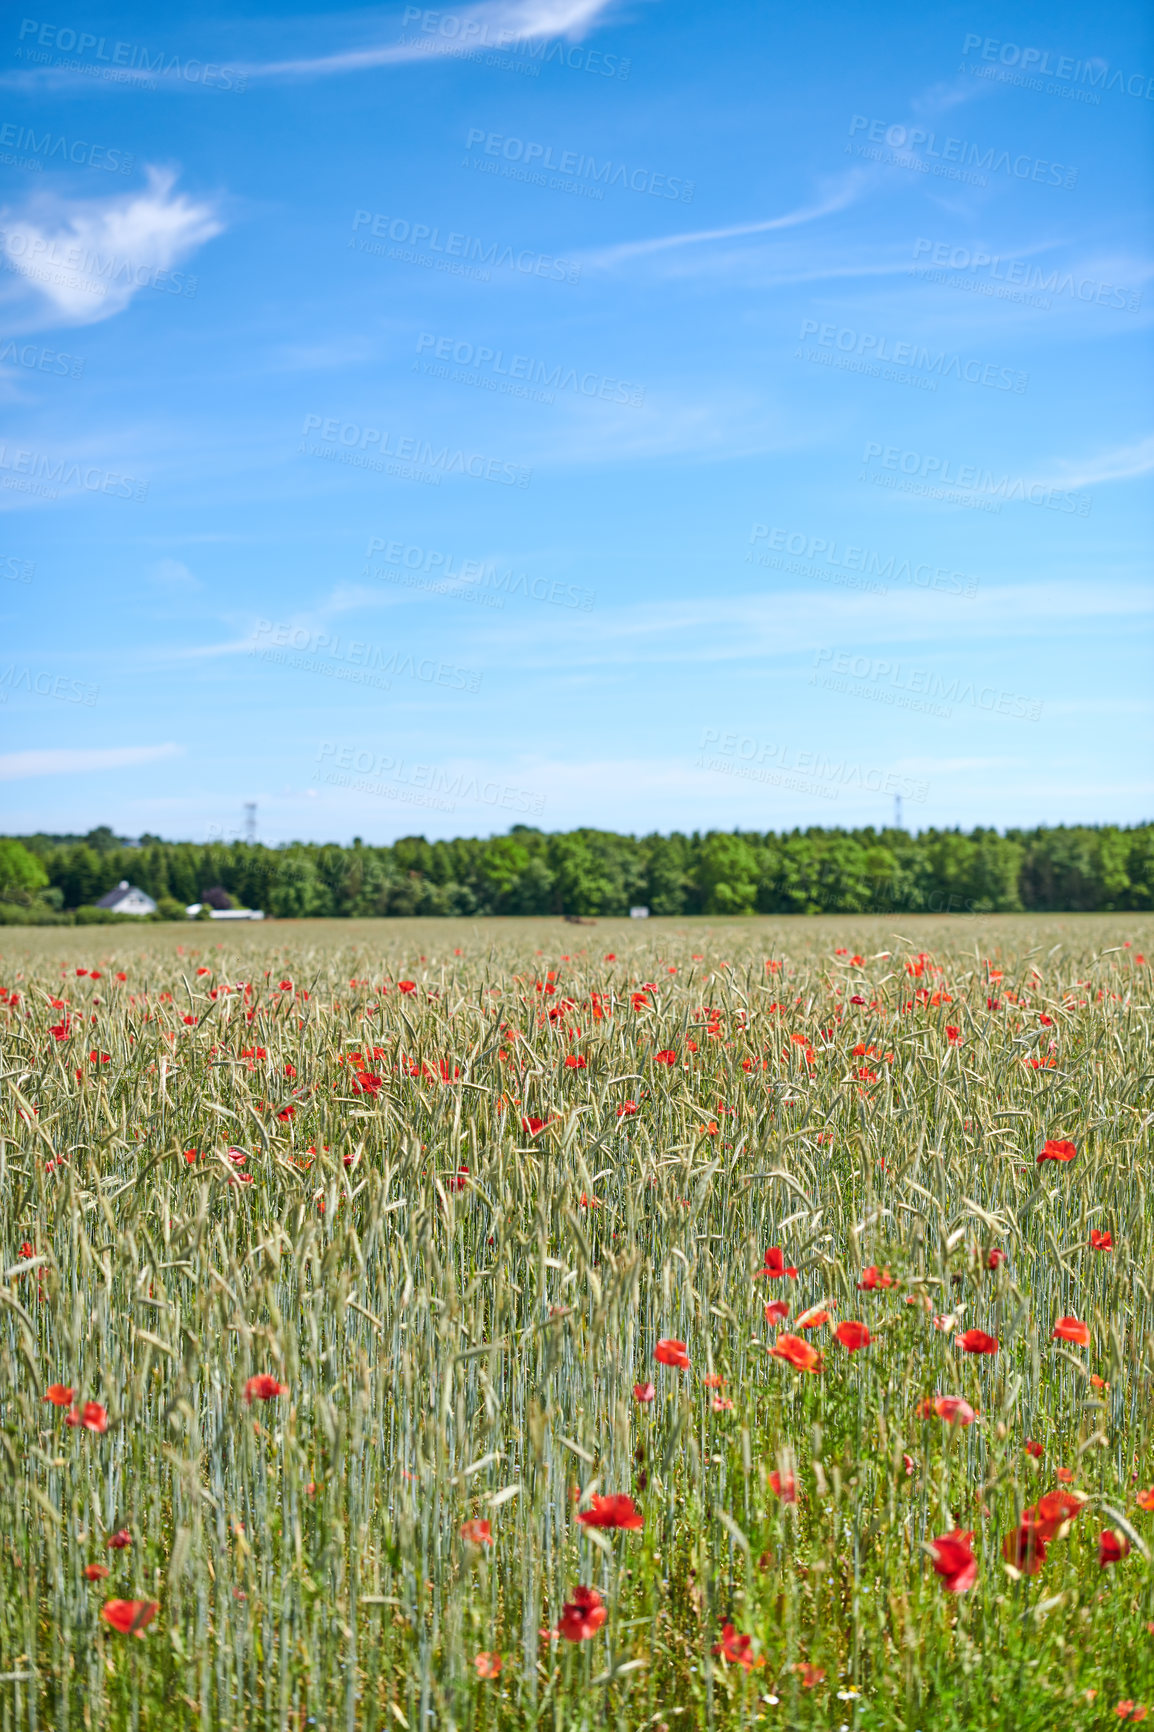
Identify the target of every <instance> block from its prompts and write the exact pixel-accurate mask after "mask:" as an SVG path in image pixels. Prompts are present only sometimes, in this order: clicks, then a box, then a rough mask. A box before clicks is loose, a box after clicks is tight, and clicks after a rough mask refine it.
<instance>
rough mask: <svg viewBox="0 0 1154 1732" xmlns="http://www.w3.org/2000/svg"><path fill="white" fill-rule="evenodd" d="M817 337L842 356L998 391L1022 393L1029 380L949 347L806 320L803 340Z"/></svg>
mask: <svg viewBox="0 0 1154 1732" xmlns="http://www.w3.org/2000/svg"><path fill="white" fill-rule="evenodd" d="M814 336H816V338H817V340H818V342H819V343H820V344H822V346H823V347H824V348H827V349H835V350H837V351H838V352H839V353H841V354H843V355H854V356H862V357H866V358H868V359H870V360H873V361H892V362H894V363H895V365H897V366H899V367H916V368H918V369H919V370H920V371H921V372H923V373H933V374H936V376H937V377H938V378H939V379H958V380H965V382H966V383H967V384H970V385H988V386H990V387H991V389H993V390H995V391H1014V392H1016V393H1017V395H1018V396H1021V395H1022V393H1023V392H1024V391H1025V389H1026V386H1027V385H1028V384H1029V382H1030V375H1029V374H1028V373H1021V372H1018V371H1017V370H1016V369H1015V368H1013V367H1001V366H999V365H998V363H997V362H996V361H976V360H974V359H973V358H969V359H967V358H966V357H964V356H962V355H953V354H950V353H949V351H948V350H945V349H940V350H934V349H927V348H926V347H925V346H924V345H921V344H918V343H911V342H900V341H898V340H897V339H896V338H894V337H886V336H878V335H876V334H874V333H871V332H869V331H854V330H850V329H849V327H848V326H837V325H823V324H819V322H818V320H817V319H803V320H802V322H801V331H800V333H799V337H800V340H801V341H802V342H804V340H805V339H806V337H814Z"/></svg>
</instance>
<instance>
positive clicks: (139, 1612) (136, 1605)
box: [100, 1600, 160, 1636]
mask: <svg viewBox="0 0 1154 1732" xmlns="http://www.w3.org/2000/svg"><path fill="white" fill-rule="evenodd" d="M159 1610H160V1606H159V1604H158V1603H157V1601H156V1600H106V1601H105V1602H104V1604H103V1605H102V1606H101V1608H100V1616H101V1617H102V1618H103V1619H104V1622H105V1623H106V1624H111V1625H112V1628H113V1629H114V1630H119V1631H120V1633H121V1635H122V1636H143V1634H144V1629H145V1625H146V1624H151V1622H152V1620H153V1618H155V1616H156V1614H157V1612H159Z"/></svg>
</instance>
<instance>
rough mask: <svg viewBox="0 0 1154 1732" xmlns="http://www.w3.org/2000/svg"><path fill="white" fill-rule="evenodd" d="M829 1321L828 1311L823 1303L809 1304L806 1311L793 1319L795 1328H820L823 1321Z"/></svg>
mask: <svg viewBox="0 0 1154 1732" xmlns="http://www.w3.org/2000/svg"><path fill="white" fill-rule="evenodd" d="M828 1322H829V1312H828V1311H827V1310H826V1309H825V1307H824V1305H811V1306H810V1308H809V1310H808V1311H803V1312H802V1313H801V1316H800V1317H798V1318H796V1319H795V1320H794V1328H795V1329H820V1328H821V1326H822V1324H823V1323H828Z"/></svg>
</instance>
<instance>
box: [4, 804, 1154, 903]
mask: <svg viewBox="0 0 1154 1732" xmlns="http://www.w3.org/2000/svg"><path fill="white" fill-rule="evenodd" d="M121 879H127V880H128V882H129V883H131V884H135V885H138V886H139V888H140V889H142V890H144V891H146V892H147V893H148V894H149V895H150V896H152V897H153V898H154V899H155V900H156V901H157V902H158V903H159V904H160V908H161V912H162V914H163V915H165V916H166V917H167V918H178V917H183V914H184V909H185V907H186V905H188V904H190V903H194V902H199V901H203V900H204V899H205V897H206V895H209V898H210V900H212V901H214V902H216V903H217V904H218V905H219V904H220V903H221V901H222V897H221V895H219V894H218V893H219V892H223V902H224V904H225V905H227V904H228V903H229V902H231V904H232V905H233V906H237V907H250V908H260V909H263V910H264V911H265V913H266V914H268V915H270V916H272V917H274V918H280V919H288V918H293V919H300V918H303V917H306V916H320V917H323V918H338V919H339V918H346V917H349V916H353V915H394V916H395V915H452V914H456V915H472V914H478V915H485V914H498V915H500V914H537V915H549V914H552V915H573V916H580V917H584V918H593V917H596V916H599V915H621V914H627V913H628V911H629V909H630V908H631V907H636V906H642V907H647V908H648V909H649V911H650V913H651V914H658V915H659V914H665V915H691V914H717V915H742V914H824V913H830V914H833V913H867V912H876V913H894V914H899V913H924V912H938V913H1013V912H1019V911H1024V910H1036V911H1039V912H1041V911H1051V910H1052V911H1058V910H1127V909H1134V910H1137V909H1150V908H1154V824H1139V825H1133V826H1129V827H1122V826H1118V825H1109V824H1105V825H1093V826H1091V825H1085V826H1082V825H1075V826H1054V827H1046V828H1037V829H1032V830H1015V829H1011V830H1007V831H1005V832H1004V833H1002V832H999V831H997V830H993V829H983V828H978V829H974V830H969V831H962V830H923V831H921V832H920V833H919V834H916V835H913V834H910V833H909V832H907V831H905V830H899V829H861V830H835V829H818V828H810V829H799V830H793V831H790V832H788V833H782V834H778V833H774V832H768V833H765V834H762V833H760V832H756V831H749V830H740V831H737V830H735V831H728V830H727V831H719V830H711V831H706V832H704V833H701V832H697V831H694V832H693V833H692V834H690V835H683V834H679V833H674V834H673V835H669V836H662V835H649V836H626V835H620V834H618V833H616V832H615V831H611V830H593V829H580V830H571V831H566V832H559V833H552V834H550V833H547V832H545V831H542V830H538V829H534V828H531V827H530V826H527V825H523V824H516V825H514V826H513V828H512V829H511V830H510V831H509V833H508V834H507V835H503V836H491V837H488V838H479V837H458V838H457V839H456V840H453V841H442V842H429V841H426V839H425V838H424V837H423V836H406V837H403V838H402V839H401V840H400V841H397V842H394V843H392V844H391V845H390V846H387V847H371V846H366V845H365V844H363V843H362V842H361V841H360V839H359V838H357V839H354V841H353V843H352V845H351V846H349V847H342V846H339V845H338V844H336V843H311V842H291V843H285V844H282V845H281V846H278V847H266V846H264V845H262V844H259V843H249V842H239V841H238V842H209V843H204V844H200V843H194V842H166V841H162V840H161V839H160V838H159V837H156V836H144V837H141V838H140V840H139V841H138V842H129V841H127V840H126V839H124V838H121V837H116V836H114V835H113V834H112V832H111V830H109V829H107V828H106V827H102V828H101V829H99V830H94V831H91V832H90V833H89V834H88V835H87V836H84V837H80V836H49V835H35V836H24V837H20V838H11V839H8V840H0V922H2V921H5V920H7V921H13V920H18V921H27V920H38V921H52V920H75V919H77V918H80V919H84V918H85V911H86V910H90V909H91V908H92V905H93V904H94V903H95V902H96V900H97V898H98V897H100V896H102V895H103V894H104V893H105V892H106V891H108V890H111V889H113V888H114V887H115V886H116V885H117V884H118V883H119V882H120V880H121Z"/></svg>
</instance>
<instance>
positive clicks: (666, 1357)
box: [653, 1337, 689, 1371]
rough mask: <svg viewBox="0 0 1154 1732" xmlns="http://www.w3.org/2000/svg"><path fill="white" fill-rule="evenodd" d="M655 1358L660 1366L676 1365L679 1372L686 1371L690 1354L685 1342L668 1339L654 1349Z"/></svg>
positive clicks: (660, 1342)
mask: <svg viewBox="0 0 1154 1732" xmlns="http://www.w3.org/2000/svg"><path fill="white" fill-rule="evenodd" d="M653 1357H654V1359H656V1361H657V1363H658V1365H674V1366H676V1367H677V1369H678V1370H679V1371H684V1370H686V1368H687V1367H688V1365H689V1353H688V1351H687V1350H686V1346H685V1343H684V1341H676V1340H674V1339H673V1338H672V1337H666V1338H665V1339H664V1340H661V1341H659V1342H658V1343H657V1346H656V1347H655V1348H654V1349H653Z"/></svg>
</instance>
